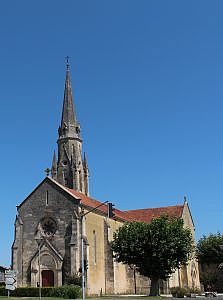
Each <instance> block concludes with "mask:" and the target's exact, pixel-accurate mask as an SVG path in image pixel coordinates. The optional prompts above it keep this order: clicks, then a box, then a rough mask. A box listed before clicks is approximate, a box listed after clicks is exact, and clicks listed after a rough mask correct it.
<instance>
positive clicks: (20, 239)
mask: <svg viewBox="0 0 223 300" xmlns="http://www.w3.org/2000/svg"><path fill="white" fill-rule="evenodd" d="M82 142H83V140H82V137H81V129H80V124H79V123H78V120H77V116H76V111H75V107H74V102H73V96H72V89H71V80H70V70H69V64H68V63H67V65H66V79H65V89H64V99H63V109H62V118H61V124H60V126H59V129H58V140H57V144H58V155H57V156H56V153H54V155H53V162H52V168H51V176H47V177H46V178H45V179H44V180H43V181H42V182H40V184H39V185H38V186H37V187H36V188H35V189H34V190H33V191H32V192H31V193H30V194H29V195H28V197H27V198H26V199H25V200H24V201H23V202H22V203H21V204H19V205H18V206H17V216H16V220H15V234H14V242H13V245H12V267H13V269H14V270H17V271H18V278H17V283H18V286H38V285H39V284H40V285H41V286H61V285H63V284H65V283H66V282H67V280H68V278H69V277H70V276H72V275H74V274H77V273H78V272H79V271H80V269H81V235H80V233H81V228H80V213H81V210H83V209H84V211H85V212H87V211H89V210H92V209H93V208H95V207H96V206H98V205H100V204H101V202H100V201H98V200H95V199H93V198H91V197H89V184H88V181H89V170H88V164H87V159H86V155H85V154H84V155H83V153H82ZM102 202H103V201H102ZM107 210H108V208H107V205H105V204H104V205H102V206H100V207H99V208H98V209H96V210H95V211H94V212H92V213H89V214H88V215H86V216H85V217H84V223H83V233H84V258H85V259H84V260H85V264H86V265H87V268H86V270H85V277H86V290H87V293H88V294H89V295H96V294H101V293H102V294H122V293H123V294H127V293H129V294H134V293H137V294H139V293H148V288H149V285H150V283H149V280H148V278H145V277H143V276H140V275H139V274H138V273H136V272H135V271H134V270H133V269H131V267H130V266H127V265H123V264H121V263H117V262H116V261H115V260H114V259H113V256H112V252H111V249H110V247H109V242H110V241H111V240H112V238H113V233H114V231H115V230H116V229H117V228H118V227H119V226H122V224H123V223H124V222H131V221H144V222H150V221H151V220H152V219H153V218H156V217H159V216H161V215H162V214H167V215H169V216H174V217H178V218H182V219H183V220H184V224H185V226H188V227H189V228H190V229H191V231H192V234H193V236H194V224H193V220H192V216H191V213H190V209H189V207H188V204H187V202H186V201H184V203H183V204H182V205H176V206H168V207H160V208H146V209H139V210H129V211H121V210H118V209H115V210H114V217H113V218H108V211H107ZM39 254H40V266H39V261H38V257H39ZM39 281H40V282H39ZM172 286H190V287H192V286H196V287H199V286H200V283H199V271H198V264H197V262H196V260H192V261H190V262H189V264H188V265H187V266H185V267H182V268H181V269H180V270H177V271H176V272H175V273H173V274H172V276H171V277H170V278H169V280H168V281H166V282H161V283H160V292H161V293H168V292H169V288H170V287H172Z"/></svg>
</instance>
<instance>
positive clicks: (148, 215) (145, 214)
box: [125, 205, 183, 223]
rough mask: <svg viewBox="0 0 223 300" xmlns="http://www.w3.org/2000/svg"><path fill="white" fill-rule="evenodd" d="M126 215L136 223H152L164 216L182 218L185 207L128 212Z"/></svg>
mask: <svg viewBox="0 0 223 300" xmlns="http://www.w3.org/2000/svg"><path fill="white" fill-rule="evenodd" d="M125 213H126V214H127V216H128V217H129V218H132V219H134V220H135V221H141V222H146V223H150V222H151V221H152V219H154V218H158V217H160V216H162V215H168V216H170V217H177V218H180V217H181V216H182V213H183V205H175V206H166V207H157V208H145V209H136V210H128V211H125Z"/></svg>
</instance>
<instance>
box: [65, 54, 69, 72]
mask: <svg viewBox="0 0 223 300" xmlns="http://www.w3.org/2000/svg"><path fill="white" fill-rule="evenodd" d="M65 59H66V68H67V70H69V68H70V63H69V59H70V57H69V56H66V57H65Z"/></svg>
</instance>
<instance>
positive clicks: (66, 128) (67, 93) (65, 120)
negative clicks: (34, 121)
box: [59, 62, 80, 138]
mask: <svg viewBox="0 0 223 300" xmlns="http://www.w3.org/2000/svg"><path fill="white" fill-rule="evenodd" d="M79 134H80V125H79V124H78V122H77V117H76V113H75V109H74V101H73V96H72V89H71V81H70V66H69V64H68V62H67V64H66V79H65V88H64V98H63V110H62V117H61V125H60V127H59V136H60V137H74V136H75V137H77V138H80V136H79Z"/></svg>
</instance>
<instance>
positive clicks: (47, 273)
mask: <svg viewBox="0 0 223 300" xmlns="http://www.w3.org/2000/svg"><path fill="white" fill-rule="evenodd" d="M42 286H54V273H53V271H52V270H43V271H42Z"/></svg>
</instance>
